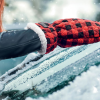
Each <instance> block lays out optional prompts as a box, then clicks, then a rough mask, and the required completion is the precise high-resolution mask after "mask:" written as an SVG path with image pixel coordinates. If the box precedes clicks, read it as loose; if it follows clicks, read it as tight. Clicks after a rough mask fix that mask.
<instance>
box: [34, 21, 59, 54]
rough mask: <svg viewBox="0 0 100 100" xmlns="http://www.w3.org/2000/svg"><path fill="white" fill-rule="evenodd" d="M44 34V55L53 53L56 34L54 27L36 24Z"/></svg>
mask: <svg viewBox="0 0 100 100" xmlns="http://www.w3.org/2000/svg"><path fill="white" fill-rule="evenodd" d="M36 24H37V25H38V26H39V27H40V28H41V29H42V31H43V32H44V34H45V37H46V39H47V50H46V54H47V53H49V52H51V51H53V50H54V49H55V48H56V46H57V32H56V30H55V27H53V26H52V24H50V23H41V22H40V23H36Z"/></svg>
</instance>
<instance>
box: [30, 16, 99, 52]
mask: <svg viewBox="0 0 100 100" xmlns="http://www.w3.org/2000/svg"><path fill="white" fill-rule="evenodd" d="M35 25H37V26H36V27H38V28H37V30H38V29H39V28H40V29H41V30H42V32H43V33H44V34H45V37H46V43H44V44H43V45H46V47H44V48H46V51H45V53H49V52H51V51H53V50H54V49H55V48H56V46H57V45H59V46H60V47H64V48H66V47H72V46H77V45H83V44H90V43H95V42H98V41H100V22H96V21H91V20H85V19H74V18H70V19H60V20H56V21H54V22H53V23H52V24H50V23H43V22H42V23H41V22H40V23H36V24H35ZM28 26H29V28H31V29H33V30H36V29H35V28H34V27H33V26H32V24H31V25H28ZM36 32H37V31H36ZM37 33H39V32H37ZM40 38H41V37H40ZM41 40H42V42H43V39H41ZM44 41H45V39H44ZM43 45H42V46H43ZM43 51H44V50H43V49H42V52H40V53H44V52H43Z"/></svg>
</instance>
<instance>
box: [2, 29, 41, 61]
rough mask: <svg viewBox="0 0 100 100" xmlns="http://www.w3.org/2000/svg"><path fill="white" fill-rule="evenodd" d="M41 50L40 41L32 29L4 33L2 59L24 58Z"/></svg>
mask: <svg viewBox="0 0 100 100" xmlns="http://www.w3.org/2000/svg"><path fill="white" fill-rule="evenodd" d="M40 48H41V42H40V39H39V37H38V35H37V34H36V33H35V32H34V31H33V30H31V29H28V30H21V31H7V32H3V33H2V34H1V38H0V59H8V58H15V57H19V56H23V55H26V54H28V53H30V52H33V51H37V50H40Z"/></svg>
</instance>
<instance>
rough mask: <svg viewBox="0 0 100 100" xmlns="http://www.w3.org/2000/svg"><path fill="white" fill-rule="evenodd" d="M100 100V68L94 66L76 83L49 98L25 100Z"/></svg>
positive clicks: (78, 77)
mask: <svg viewBox="0 0 100 100" xmlns="http://www.w3.org/2000/svg"><path fill="white" fill-rule="evenodd" d="M73 99H74V100H100V66H99V67H96V66H92V67H91V68H90V69H89V70H88V71H87V72H84V73H82V74H81V76H77V77H76V79H75V80H74V82H70V85H69V86H66V87H65V88H63V89H62V90H59V91H57V92H55V93H53V94H51V95H49V96H48V97H47V98H43V97H40V98H38V99H32V98H30V97H28V98H26V99H25V100H73Z"/></svg>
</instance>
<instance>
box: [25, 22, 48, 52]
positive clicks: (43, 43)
mask: <svg viewBox="0 0 100 100" xmlns="http://www.w3.org/2000/svg"><path fill="white" fill-rule="evenodd" d="M25 29H32V30H34V31H35V32H36V34H38V36H39V38H40V41H41V49H40V50H39V51H38V52H39V53H40V54H45V53H46V49H47V40H46V37H45V34H44V32H43V31H42V30H41V28H40V27H39V26H37V25H36V24H35V23H28V24H27V26H26V27H25Z"/></svg>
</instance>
